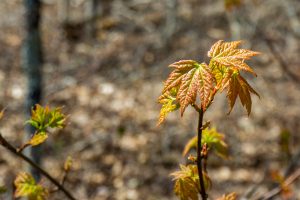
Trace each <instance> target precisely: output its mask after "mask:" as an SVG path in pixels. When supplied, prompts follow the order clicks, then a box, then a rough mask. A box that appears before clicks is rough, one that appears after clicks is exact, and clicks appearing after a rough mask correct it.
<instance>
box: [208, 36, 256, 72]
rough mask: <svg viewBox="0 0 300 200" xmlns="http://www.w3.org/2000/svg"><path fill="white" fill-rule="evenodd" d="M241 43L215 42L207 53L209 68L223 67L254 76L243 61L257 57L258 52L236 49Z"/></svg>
mask: <svg viewBox="0 0 300 200" xmlns="http://www.w3.org/2000/svg"><path fill="white" fill-rule="evenodd" d="M241 43H242V41H234V42H224V41H223V40H219V41H218V42H216V43H215V44H214V45H213V46H212V47H211V49H210V50H209V52H208V57H210V58H211V61H210V66H211V67H213V65H221V66H222V65H223V66H226V67H229V68H230V69H232V70H245V71H247V72H250V73H252V74H253V75H255V76H256V73H255V72H254V71H253V69H252V68H251V67H250V66H249V65H247V64H246V63H245V62H244V61H245V60H249V59H250V58H251V57H252V56H256V55H258V54H259V52H255V51H251V50H248V49H237V47H238V46H239V45H240V44H241Z"/></svg>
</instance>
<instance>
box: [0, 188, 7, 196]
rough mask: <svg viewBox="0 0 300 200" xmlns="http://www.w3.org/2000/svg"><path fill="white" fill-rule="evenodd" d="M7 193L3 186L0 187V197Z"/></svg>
mask: <svg viewBox="0 0 300 200" xmlns="http://www.w3.org/2000/svg"><path fill="white" fill-rule="evenodd" d="M6 191H7V189H6V187H5V186H0V195H1V194H3V193H5V192H6Z"/></svg>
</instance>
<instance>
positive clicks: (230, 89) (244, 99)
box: [225, 71, 259, 115]
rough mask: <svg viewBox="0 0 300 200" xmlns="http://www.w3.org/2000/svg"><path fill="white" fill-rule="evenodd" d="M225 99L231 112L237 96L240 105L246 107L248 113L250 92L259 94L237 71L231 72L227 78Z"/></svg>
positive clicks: (249, 109) (250, 103)
mask: <svg viewBox="0 0 300 200" xmlns="http://www.w3.org/2000/svg"><path fill="white" fill-rule="evenodd" d="M225 87H227V99H228V103H229V106H230V110H229V113H230V112H231V110H232V108H233V106H234V104H235V101H236V99H237V97H238V96H239V98H240V100H241V103H242V105H243V106H244V107H245V108H246V110H247V113H248V115H250V112H251V106H252V100H251V95H250V93H253V94H255V95H257V96H258V97H259V94H258V93H257V92H256V91H255V90H254V89H253V88H252V87H251V86H250V85H249V84H248V82H247V81H246V80H245V79H244V78H243V77H242V76H241V75H240V74H239V73H238V72H237V71H235V72H233V73H232V75H231V78H230V79H229V80H228V85H227V86H226V85H225Z"/></svg>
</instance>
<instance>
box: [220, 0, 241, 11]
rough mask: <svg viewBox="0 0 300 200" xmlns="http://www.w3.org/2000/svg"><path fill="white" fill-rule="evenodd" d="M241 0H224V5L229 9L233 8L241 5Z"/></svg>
mask: <svg viewBox="0 0 300 200" xmlns="http://www.w3.org/2000/svg"><path fill="white" fill-rule="evenodd" d="M241 3H242V2H241V0H224V6H225V8H226V9H227V10H231V9H233V8H235V7H238V6H240V5H241Z"/></svg>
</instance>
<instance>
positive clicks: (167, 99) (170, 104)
mask: <svg viewBox="0 0 300 200" xmlns="http://www.w3.org/2000/svg"><path fill="white" fill-rule="evenodd" d="M176 95H177V89H175V88H173V89H172V90H171V91H167V92H165V93H164V94H163V95H161V96H160V97H159V100H158V101H159V103H160V104H162V108H161V110H160V114H159V119H158V123H157V125H158V126H159V125H160V124H161V123H163V122H164V120H165V118H166V116H167V115H168V114H169V113H170V112H173V111H175V110H177V109H178V108H179V103H178V102H177V101H176Z"/></svg>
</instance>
